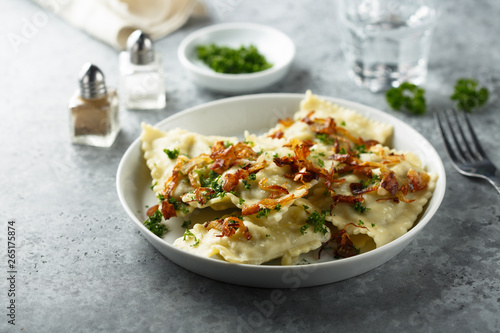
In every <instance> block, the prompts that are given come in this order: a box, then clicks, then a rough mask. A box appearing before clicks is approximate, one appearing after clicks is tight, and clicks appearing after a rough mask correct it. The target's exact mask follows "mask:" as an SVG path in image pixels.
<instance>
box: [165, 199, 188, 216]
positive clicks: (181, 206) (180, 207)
mask: <svg viewBox="0 0 500 333" xmlns="http://www.w3.org/2000/svg"><path fill="white" fill-rule="evenodd" d="M167 202H168V203H169V204H171V205H173V206H174V209H175V210H180V211H181V212H183V213H184V214H187V213H189V209H188V208H187V207H186V205H185V204H183V203H181V202H179V201H177V200H175V198H168V200H167Z"/></svg>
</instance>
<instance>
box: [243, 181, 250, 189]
mask: <svg viewBox="0 0 500 333" xmlns="http://www.w3.org/2000/svg"><path fill="white" fill-rule="evenodd" d="M242 182H243V186H244V187H245V189H247V190H249V189H251V188H252V184H250V183H249V182H247V181H246V180H245V179H243V180H242Z"/></svg>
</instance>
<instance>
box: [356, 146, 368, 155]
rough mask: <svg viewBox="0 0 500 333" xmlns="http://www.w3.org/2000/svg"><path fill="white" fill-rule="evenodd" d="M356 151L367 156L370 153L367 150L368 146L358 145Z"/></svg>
mask: <svg viewBox="0 0 500 333" xmlns="http://www.w3.org/2000/svg"><path fill="white" fill-rule="evenodd" d="M354 149H355V150H357V151H358V153H360V154H366V153H367V152H368V151H367V150H366V146H365V145H356V146H355V147H354Z"/></svg>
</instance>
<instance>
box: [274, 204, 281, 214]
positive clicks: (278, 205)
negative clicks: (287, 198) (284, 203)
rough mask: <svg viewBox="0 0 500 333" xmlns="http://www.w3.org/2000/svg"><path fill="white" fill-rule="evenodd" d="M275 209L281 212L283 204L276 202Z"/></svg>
mask: <svg viewBox="0 0 500 333" xmlns="http://www.w3.org/2000/svg"><path fill="white" fill-rule="evenodd" d="M274 210H275V211H277V212H279V211H280V210H281V204H279V203H278V204H276V206H274Z"/></svg>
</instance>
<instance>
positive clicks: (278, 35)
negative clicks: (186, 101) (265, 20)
mask: <svg viewBox="0 0 500 333" xmlns="http://www.w3.org/2000/svg"><path fill="white" fill-rule="evenodd" d="M177 55H178V58H179V61H180V63H181V64H182V66H183V67H184V68H185V69H186V72H187V75H188V77H189V78H190V79H191V80H192V81H193V82H194V83H195V84H197V85H198V86H201V87H202V88H205V89H209V90H212V91H216V92H222V93H227V94H238V93H249V92H257V91H262V90H263V89H264V88H267V87H269V86H271V85H273V84H275V83H277V82H279V81H280V80H282V79H283V78H284V77H285V75H286V74H287V73H288V71H289V69H290V67H291V64H292V61H293V58H294V57H295V45H294V44H293V42H292V40H291V39H290V38H289V37H288V36H286V35H285V34H284V33H282V32H281V31H279V30H276V29H274V28H272V27H269V26H264V25H260V24H254V23H224V24H216V25H212V26H208V27H206V28H203V29H200V30H198V31H195V32H193V33H191V34H190V35H188V36H187V37H186V38H185V39H184V40H183V41H182V42H181V44H180V45H179V48H178V51H177Z"/></svg>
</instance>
